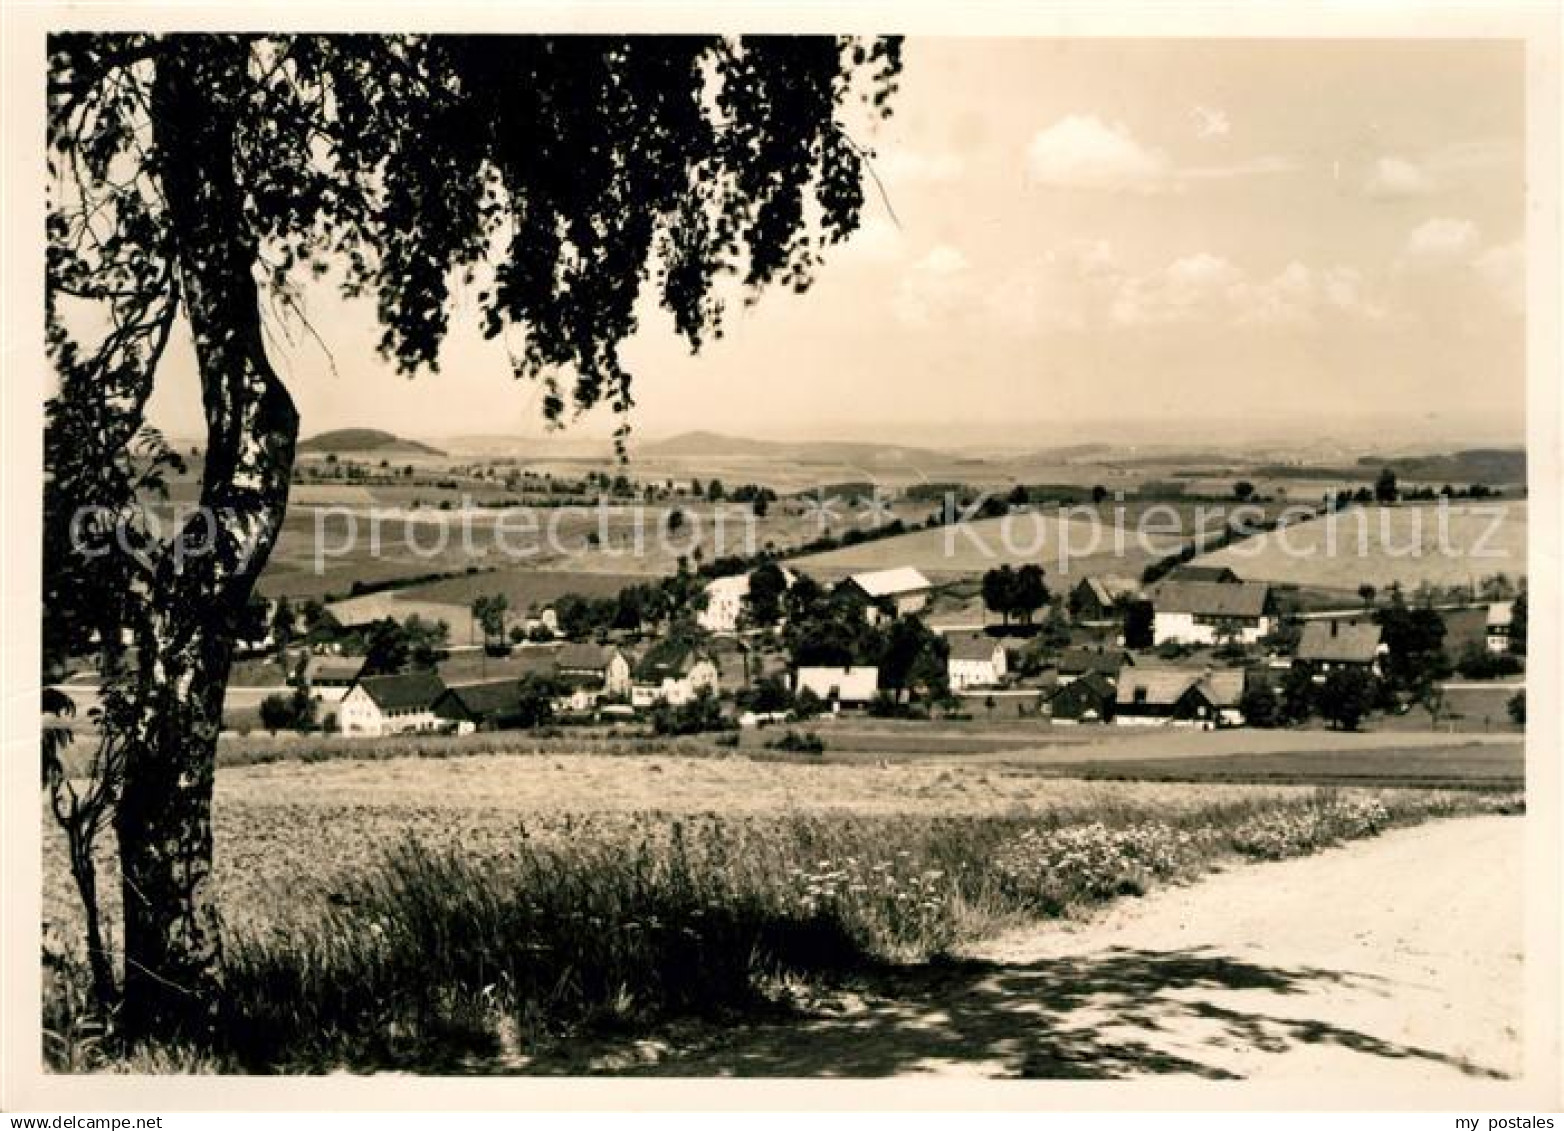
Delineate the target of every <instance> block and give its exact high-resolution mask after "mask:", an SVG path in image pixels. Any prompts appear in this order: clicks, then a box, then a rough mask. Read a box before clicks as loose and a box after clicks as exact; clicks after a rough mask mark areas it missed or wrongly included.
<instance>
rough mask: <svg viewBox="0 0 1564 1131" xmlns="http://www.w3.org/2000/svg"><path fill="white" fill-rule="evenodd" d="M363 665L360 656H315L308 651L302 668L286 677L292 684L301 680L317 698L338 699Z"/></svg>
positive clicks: (362, 659) (350, 685)
mask: <svg viewBox="0 0 1564 1131" xmlns="http://www.w3.org/2000/svg"><path fill="white" fill-rule="evenodd" d="M363 667H364V657H362V656H317V655H315V654H314V653H310V654H309V655H308V656H306V657H305V659H304V670H303V671H302V672H299V671H298V670H297V669H295V671H294V672H293V674H292V675H290V676H289V677H288V682H289V683H290V684H292V685H294V686H298V684H299V683H300V677H301V676H302V682H304V683H305V684H306V685H308V686H309V688H310V690H311V691H313V692H314V693H315V694H316V696H317V697H318V698H321V699H340V698H341V697H342V696H343V695H345V694H346V693H347V689H348V688H350V687H352V686H353V681H354V680H356V679H357V678H358V673H359V672H360V671H361V670H362V669H363Z"/></svg>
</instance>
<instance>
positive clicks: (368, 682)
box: [354, 671, 445, 711]
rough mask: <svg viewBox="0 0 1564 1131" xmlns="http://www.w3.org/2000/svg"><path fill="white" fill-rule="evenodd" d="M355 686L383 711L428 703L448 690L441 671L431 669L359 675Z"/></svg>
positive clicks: (422, 705) (431, 702)
mask: <svg viewBox="0 0 1564 1131" xmlns="http://www.w3.org/2000/svg"><path fill="white" fill-rule="evenodd" d="M354 686H355V687H362V688H363V689H364V694H366V695H368V696H369V697H370V699H372V700H373V701H374V703H375V706H377V707H379V708H380V709H381V710H383V711H400V710H405V709H407V708H409V707H428V706H430V705H432V704H433V703H434V701H435V700H436V699H438V698H439V697H440V693H441V692H443V691H444V690H445V683H444V682H443V681H442V680H441V679H440V677H439V675H437V674H436V673H435V672H429V671H417V672H402V673H401V674H399V675H368V676H360V677H359V679H358V680H357V682H356V683H355V684H354Z"/></svg>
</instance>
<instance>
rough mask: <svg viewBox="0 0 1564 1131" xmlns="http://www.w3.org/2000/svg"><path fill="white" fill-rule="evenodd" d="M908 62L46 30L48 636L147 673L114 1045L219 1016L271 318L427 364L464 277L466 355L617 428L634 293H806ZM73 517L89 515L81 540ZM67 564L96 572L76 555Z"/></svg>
mask: <svg viewBox="0 0 1564 1131" xmlns="http://www.w3.org/2000/svg"><path fill="white" fill-rule="evenodd" d="M899 70H900V44H899V41H896V40H876V41H872V42H863V41H858V40H847V39H840V40H839V39H832V38H816V37H794V36H789V37H785V38H775V39H747V40H738V39H732V38H717V37H712V38H699V37H688V38H684V37H662V36H659V37H626V38H619V39H608V38H597V37H590V36H574V35H572V36H561V37H557V38H549V37H526V38H519V37H507V36H494V35H482V36H470V37H467V36H417V35H398V36H378V35H338V36H333V35H302V36H291V35H251V34H238V35H228V34H224V35H210V34H199V35H168V36H162V35H145V34H139V33H129V34H111V35H102V34H79V33H71V34H65V35H59V36H55V37H54V38H52V39H51V41H50V56H49V64H48V110H49V122H48V145H49V154H48V157H49V190H50V201H49V213H48V218H47V236H48V248H47V261H46V283H47V289H46V297H47V307H46V312H45V313H46V320H47V340H48V346H49V351H50V356H51V359H52V361H53V364H54V368H55V370H56V373H57V376H58V382H59V383H58V391H57V393H56V395H55V397H54V398H53V399H52V401H51V403H50V405H49V409H48V430H47V434H46V438H45V462H46V470H47V476H46V479H47V482H48V483H49V486H48V488H47V490H46V494H47V496H48V498H47V499H46V519H47V521H48V522H49V523H51V524H53V525H54V530H53V532H52V533H51V534H49V535H47V536H46V538H45V543H46V553H47V554H48V555H49V556H48V557H47V559H46V568H45V573H46V576H50V577H51V579H52V580H51V582H50V589H49V592H48V593H47V594H46V597H47V598H48V600H49V601H50V602H57V605H56V607H53V608H51V610H50V613H49V617H48V623H49V628H50V630H51V631H55V632H58V633H60V634H61V635H60V636H59V637H58V639H60V640H62V641H64V640H69V641H72V642H78V641H79V642H85V641H88V640H96V641H97V642H98V646H100V647H102V648H103V649H104V652H105V653H106V656H105V661H104V662H105V664H106V665H110V664H113V663H119V662H121V661H125V660H126V659H127V657H130V656H133V657H134V660H133V662H131V663H129V665H128V667H127V668H126V670H125V671H124V672H123V674H122V675H121V673H120V672H119V671H118V670H116V669H112V668H106V671H111V672H112V674H114V675H115V676H116V677H117V678H116V679H114V680H113V681H112V683H111V682H110V681H109V680H108V678H107V676H105V685H106V687H107V688H108V690H107V692H106V695H105V704H106V706H105V726H106V727H108V728H110V729H111V730H112V731H113V733H114V734H115V736H116V741H118V742H120V743H121V744H122V748H123V772H122V774H121V775H120V785H119V788H118V801H117V805H116V807H115V820H114V823H115V830H116V833H117V840H118V844H119V851H120V864H121V872H122V876H123V895H124V925H123V932H122V937H123V942H124V958H125V962H124V969H125V974H124V980H123V986H122V1001H121V1003H120V1004H121V1006H122V1008H121V1009H120V1010H119V1012H118V1017H119V1018H120V1020H121V1021H122V1023H123V1024H124V1026H125V1028H126V1030H127V1031H128V1032H129V1033H131V1034H133V1035H134V1034H150V1033H156V1034H158V1035H162V1036H167V1035H171V1034H172V1033H174V1032H176V1031H178V1030H181V1029H184V1028H190V1029H192V1030H207V1029H210V1028H211V1027H213V1026H214V1024H215V1023H216V1022H217V1020H218V1012H219V1009H220V1006H221V1003H222V969H223V966H222V944H221V932H220V924H219V916H218V908H217V904H216V901H215V898H214V895H213V890H212V877H211V870H212V831H211V816H210V813H211V794H212V778H213V765H214V753H215V744H216V739H217V731H218V727H219V725H220V720H221V708H222V702H223V695H224V691H225V688H226V686H227V682H228V676H229V671H230V667H231V664H232V660H233V656H234V649H235V642H236V640H237V639H238V634H239V628H240V621H241V618H242V615H243V613H244V610H245V607H246V605H247V604H248V602H249V599H250V596H251V594H252V592H253V590H254V586H255V581H256V578H257V576H258V575H259V574H260V572H261V571H262V569H263V568H264V567H265V565H266V562H267V559H268V557H269V555H270V553H271V550H272V548H273V545H274V544H275V541H276V539H277V536H278V534H279V532H280V528H281V519H282V516H283V513H284V510H285V507H286V503H287V495H288V485H289V483H290V480H291V478H292V470H293V462H294V451H295V441H296V438H297V433H298V427H299V418H298V412H297V410H296V409H295V407H294V400H293V396H292V395H291V393H290V390H289V389H288V387H287V386H286V385H285V384H284V383H283V381H282V379H281V378H280V377H279V375H278V373H277V371H276V369H275V368H274V366H273V361H272V358H271V356H270V355H269V354H268V352H267V348H266V341H267V333H268V331H267V328H266V326H265V324H264V323H265V319H266V318H268V317H275V316H276V315H275V314H273V313H271V312H279V311H280V312H284V314H288V316H290V317H297V318H302V317H303V315H302V314H301V313H300V311H301V310H302V306H301V300H302V294H303V290H302V288H303V286H304V284H305V283H306V282H308V281H311V280H313V281H314V285H316V286H327V285H335V286H337V287H339V288H340V289H341V290H342V291H343V292H344V293H346V294H347V295H349V296H360V295H362V296H367V297H369V298H371V299H372V300H373V301H374V302H375V305H376V310H377V312H378V315H379V318H380V321H381V325H382V335H381V338H380V342H379V348H380V351H381V353H382V354H383V356H384V357H385V358H387V359H388V360H389V361H391V362H392V363H394V365H395V367H396V368H397V369H398V370H400V371H402V372H404V373H413V372H416V371H418V370H423V369H431V370H432V369H436V368H438V361H439V353H440V345H441V342H442V340H443V339H444V337H445V334H446V331H447V329H448V325H449V319H450V311H451V309H452V306H453V303H452V301H451V300H452V293H453V292H452V289H453V286H455V285H457V284H461V285H464V286H465V285H466V284H468V283H470V284H472V286H471V290H470V291H469V292H468V293H470V294H471V295H472V296H473V302H474V303H475V305H476V307H477V311H478V317H479V319H480V320H481V325H482V329H483V332H484V333H485V334H487V335H488V336H489V337H497V336H499V335H500V334H501V333H503V332H504V331H505V330H506V328H507V327H510V326H514V327H518V328H519V329H520V331H521V333H520V341H519V343H518V345H517V348H516V349H515V350H513V355H514V365H515V368H516V372H517V375H518V376H521V377H525V378H531V379H535V380H537V381H539V382H540V383H541V385H542V389H543V399H542V407H543V412H544V413H545V415H546V416H547V417H548V418H549V419H550V420H556V421H557V420H562V419H563V418H565V417H566V416H567V415H568V414H569V413H570V412H572V411H584V410H587V409H590V408H592V407H593V406H595V405H598V404H607V405H608V406H610V407H611V408H612V409H614V410H616V411H618V412H620V413H626V412H628V411H629V409H630V408H631V405H632V392H631V375H630V374H629V373H628V372H627V371H626V370H625V368H624V366H623V364H622V362H621V358H620V353H619V347H620V344H621V343H622V342H623V341H624V340H625V339H626V338H628V337H629V336H630V335H631V334H633V333H634V332H635V331H636V330H637V328H638V311H639V310H640V309H641V307H640V306H639V305H638V303H639V300H641V299H642V298H643V297H645V298H648V299H650V300H652V301H654V302H655V303H657V304H659V305H661V306H662V307H663V308H664V309H665V310H667V311H668V312H669V313H670V315H671V316H672V320H673V324H674V326H675V328H676V330H677V332H678V333H679V334H681V335H682V336H683V337H684V338H685V339H686V341H687V342H688V343H689V344H690V346H691V347H692V348H699V346H700V345H701V344H702V343H703V342H705V341H706V340H708V339H709V338H710V337H712V336H714V335H716V334H717V333H719V332H720V323H721V315H722V311H723V307H724V299H723V297H722V296H720V295H719V294H718V293H717V291H716V289H715V283H716V281H717V280H718V278H719V277H721V276H722V275H724V274H726V273H728V272H730V271H731V272H736V273H737V278H738V280H739V281H740V282H741V283H742V284H743V285H744V286H745V287H746V288H747V290H748V292H749V294H750V296H751V297H753V296H755V295H757V294H758V293H759V292H760V291H761V290H763V289H764V288H765V287H766V286H768V285H770V284H779V285H782V286H785V287H788V288H790V289H794V290H801V289H804V288H805V287H807V286H808V285H809V283H810V281H811V279H812V278H813V276H814V274H815V271H816V269H817V267H818V266H819V263H820V262H821V255H822V252H823V250H824V249H825V248H826V247H828V246H829V245H830V244H832V243H835V242H837V241H840V240H841V239H843V238H845V237H846V236H847V235H848V234H849V233H850V232H852V231H853V230H854V229H855V228H856V227H857V224H858V221H859V216H860V211H861V207H862V204H863V189H862V175H863V165H864V152H863V150H862V149H861V148H860V146H859V145H858V144H857V143H856V142H855V141H854V140H853V139H852V138H851V137H850V136H849V132H848V121H847V115H848V113H849V108H850V107H852V106H856V105H858V104H859V102H858V100H859V99H860V98H861V99H863V101H864V104H866V106H867V112H868V114H870V115H873V114H876V113H885V112H887V108H888V105H889V103H888V99H889V98H890V96H891V95H892V93H893V91H894V89H895V86H896V76H897V74H898V72H899ZM289 312H291V314H289ZM186 331H188V334H189V336H190V339H191V341H192V343H193V346H194V355H195V358H196V363H197V368H198V371H199V379H200V384H201V399H202V405H203V408H204V412H205V424H206V439H205V444H204V446H203V453H204V455H203V466H202V468H201V496H200V500H199V502H200V504H201V506H200V508H199V510H198V511H197V513H196V514H194V515H192V516H191V518H190V519H189V520H188V521H186V522H185V523H184V524H183V525H182V526H181V527H180V528H179V529H178V530H177V531H176V532H175V533H174V535H173V537H172V539H171V540H160V539H158V538H156V537H155V536H154V534H153V533H152V532H151V531H150V529H149V527H148V524H147V523H146V522H145V521H144V520H143V519H142V518H140V517H139V515H140V512H139V511H138V509H137V506H136V504H137V502H138V499H139V498H144V497H145V496H146V494H147V493H148V492H150V491H155V490H156V488H157V485H158V483H157V477H158V476H159V475H160V474H161V473H162V471H163V470H164V469H166V468H167V467H170V466H173V465H174V464H175V462H176V461H177V458H178V457H177V455H176V454H175V453H174V452H172V451H171V450H170V449H169V448H168V446H167V445H166V444H165V443H164V442H163V441H162V438H161V437H160V436H158V435H157V434H156V433H155V432H154V431H152V430H150V429H148V428H147V427H146V422H145V410H146V404H147V399H148V397H149V395H150V393H151V389H152V381H153V376H154V374H155V373H156V372H157V370H158V367H159V362H160V360H161V359H162V357H163V355H164V352H165V350H166V348H167V345H168V343H169V341H170V339H171V338H172V337H173V336H174V335H175V333H176V332H179V333H184V332H186ZM620 436H621V439H622V437H623V429H621V433H620ZM83 508H101V509H99V510H94V511H92V512H91V513H92V519H91V521H90V522H89V523H87V524H85V526H83V525H82V524H79V523H73V522H72V520H73V518H74V517H76V516H78V515H80V514H81V513H83ZM121 527H123V528H124V529H126V530H127V531H128V535H127V536H125V537H123V538H121V537H117V536H116V534H117V531H118V530H119V529H120V528H121ZM64 532H69V533H64ZM121 542H123V543H125V544H128V545H130V546H132V547H134V548H136V549H137V550H139V551H141V552H139V553H136V554H128V553H125V552H122V551H120V550H118V549H117V546H118V545H119V544H120V543H121ZM84 546H85V547H88V548H91V549H98V548H107V550H108V555H107V559H108V560H104V559H101V558H96V557H94V558H91V559H88V560H85V561H83V560H75V561H73V562H68V561H66V560H65V559H66V558H72V557H73V556H74V557H78V558H79V557H80V555H79V554H77V551H79V550H80V549H82V548H83V547H84ZM62 551H63V553H62ZM122 631H123V632H126V633H128V634H129V636H130V637H131V639H133V640H134V649H133V650H125V651H122V650H120V647H119V644H118V641H119V640H120V638H121V633H122ZM111 639H112V641H113V643H112V644H111V643H110V641H111ZM77 654H80V651H78V653H77ZM105 1004H107V1003H105Z"/></svg>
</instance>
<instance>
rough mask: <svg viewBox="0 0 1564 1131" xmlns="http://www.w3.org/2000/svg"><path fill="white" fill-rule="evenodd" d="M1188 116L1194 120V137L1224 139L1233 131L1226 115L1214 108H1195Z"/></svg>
mask: <svg viewBox="0 0 1564 1131" xmlns="http://www.w3.org/2000/svg"><path fill="white" fill-rule="evenodd" d="M1190 116H1191V117H1193V118H1194V119H1195V136H1196V137H1226V136H1227V135H1228V134H1229V133H1231V132H1232V130H1233V125H1232V123H1231V122H1229V121H1228V120H1227V114H1226V113H1225V112H1223V111H1222V110H1219V109H1217V108H1216V107H1215V106H1196V107H1195V108H1194V109H1193V110H1192V111H1190Z"/></svg>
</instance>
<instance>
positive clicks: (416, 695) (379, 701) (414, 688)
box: [337, 671, 445, 738]
mask: <svg viewBox="0 0 1564 1131" xmlns="http://www.w3.org/2000/svg"><path fill="white" fill-rule="evenodd" d="M444 691H445V684H444V683H443V682H441V680H440V677H439V676H438V675H437V674H435V673H434V672H427V671H420V672H406V673H404V674H401V675H369V676H360V677H359V678H358V679H356V680H354V682H353V686H352V687H350V688H348V690H347V694H346V695H344V696H343V697H342V705H341V706H340V707H339V708H338V709H337V723H338V725H339V726H341V727H342V733H343V734H347V735H359V736H363V737H366V738H380V737H383V736H385V735H388V734H405V733H407V732H408V731H421V730H438V729H439V728H440V726H441V723H440V719H439V716H437V715H436V714H435V713H434V704H435V700H437V699H439V698H440V695H441V694H442V693H443V692H444Z"/></svg>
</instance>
